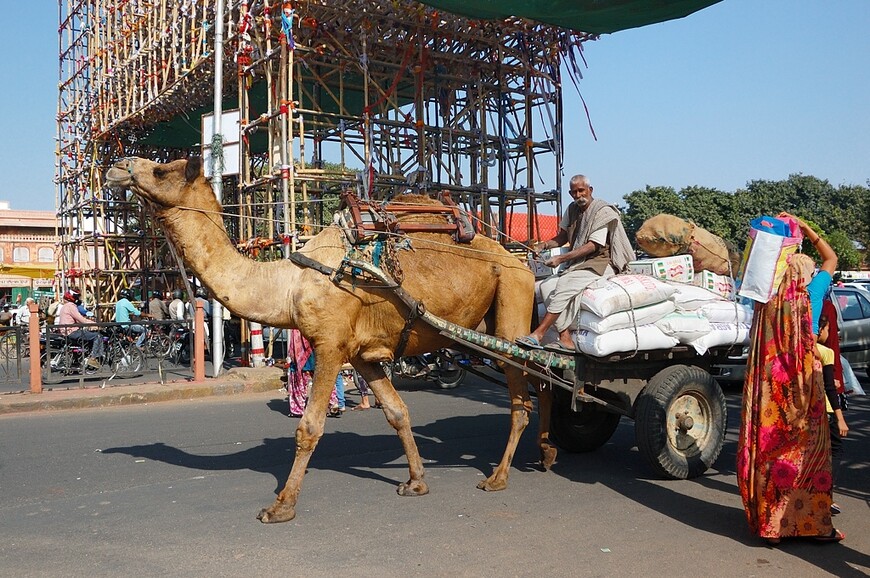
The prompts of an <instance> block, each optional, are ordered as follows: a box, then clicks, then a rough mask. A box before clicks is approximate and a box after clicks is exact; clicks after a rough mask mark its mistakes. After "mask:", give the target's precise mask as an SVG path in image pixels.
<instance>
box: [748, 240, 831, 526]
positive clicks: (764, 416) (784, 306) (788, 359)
mask: <svg viewBox="0 0 870 578" xmlns="http://www.w3.org/2000/svg"><path fill="white" fill-rule="evenodd" d="M801 257H803V256H801ZM795 261H799V260H798V259H795ZM814 343H815V342H814V336H813V330H812V319H811V315H810V303H809V298H808V296H807V292H806V281H805V277H804V276H803V275H802V274H801V271H800V266H799V265H798V264H797V263H795V264H794V265H790V266H789V269H788V270H787V272H786V275H785V278H784V279H783V282H782V284H781V285H780V287H779V292H778V293H777V295H776V296H775V297H774V298H773V299H771V300H770V301H769V302H768V303H766V304H758V305H756V308H755V317H754V320H753V324H752V341H751V345H750V352H749V359H748V360H747V370H746V383H745V384H744V390H743V411H742V416H741V417H742V420H741V426H740V439H739V441H738V446H737V482H738V485H739V487H740V494H741V496H742V497H743V505H744V507H745V509H746V518H747V521H748V522H749V528H750V530H751V531H752V532H753V533H755V534H757V535H759V536H760V537H762V538H773V539H776V538H781V537H789V536H827V535H829V534H830V533H831V532H832V530H833V526H832V524H831V491H832V478H831V445H830V444H831V442H830V432H829V430H828V422H827V415H826V413H825V392H824V387H823V384H822V375H821V365H820V363H819V362H818V360H816V359H815V357H814V355H813V350H814Z"/></svg>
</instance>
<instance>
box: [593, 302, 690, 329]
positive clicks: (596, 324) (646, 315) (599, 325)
mask: <svg viewBox="0 0 870 578" xmlns="http://www.w3.org/2000/svg"><path fill="white" fill-rule="evenodd" d="M675 308H676V305H674V302H673V301H662V302H661V303H654V304H653V305H647V306H646V307H638V308H637V309H630V310H628V311H619V312H618V313H611V314H610V315H608V316H607V317H599V316H598V315H596V314H594V313H592V312H591V311H580V317H579V319H578V321H577V326H578V327H579V328H580V329H588V330H590V331H594V332H595V333H606V332H608V331H615V330H617V329H626V328H628V327H634V326H636V325H648V324H650V323H655V322H656V321H658V320H659V319H661V318H662V317H664V316H665V315H667V314H668V313H672V312H673V311H674V309H675Z"/></svg>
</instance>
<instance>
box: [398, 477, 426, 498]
mask: <svg viewBox="0 0 870 578" xmlns="http://www.w3.org/2000/svg"><path fill="white" fill-rule="evenodd" d="M396 493H397V494H399V495H400V496H425V495H426V494H428V493H429V486H427V485H426V482H424V481H423V480H416V481H414V480H409V481H407V482H403V483H401V484H399V487H398V488H397V489H396Z"/></svg>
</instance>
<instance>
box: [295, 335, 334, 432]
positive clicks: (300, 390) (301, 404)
mask: <svg viewBox="0 0 870 578" xmlns="http://www.w3.org/2000/svg"><path fill="white" fill-rule="evenodd" d="M287 361H288V362H289V363H290V367H289V368H288V369H287V399H288V400H289V402H290V415H291V416H296V417H298V416H301V415H302V412H303V411H305V406H306V405H308V394H309V393H310V392H311V386H312V385H313V384H314V348H313V347H311V344H310V343H308V340H307V339H305V338H304V337H303V336H302V333H301V332H300V331H299V330H298V329H291V330H289V331H288V332H287ZM329 407H330V408H333V407H338V397H337V394H336V391H335V389H334V388H333V390H332V395H331V396H330V397H329Z"/></svg>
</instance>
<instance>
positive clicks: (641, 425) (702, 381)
mask: <svg viewBox="0 0 870 578" xmlns="http://www.w3.org/2000/svg"><path fill="white" fill-rule="evenodd" d="M684 396H691V397H693V398H695V401H696V402H697V404H698V405H699V406H700V408H701V409H702V410H703V411H704V412H706V413H707V415H708V416H709V417H708V418H707V419H706V422H707V424H708V427H707V428H706V431H703V430H699V432H700V433H701V435H702V437H701V439H700V443H698V439H697V438H696V440H695V443H693V445H692V446H691V447H689V448H687V449H686V450H681V449H679V448H677V447H674V445H673V444H671V442H670V439H669V437H668V432H667V428H668V425H667V422H668V416H669V414H670V410H669V408H670V407H671V406H672V404H673V403H674V402H675V401H677V400H678V399H679V398H681V397H684ZM635 407H636V409H635V425H634V432H635V438H636V440H637V447H638V450H640V453H641V454H643V456H644V457H645V458H646V459H647V461H648V462H649V464H650V466H651V467H652V469H653V470H654V471H655V472H656V473H657V474H659V475H661V476H663V477H665V478H670V479H675V480H685V479H688V478H694V477H696V476H700V475H701V474H703V473H704V472H705V471H707V469H708V468H709V467H710V466H712V465H713V463H714V462H715V461H716V458H718V457H719V452H721V451H722V446H723V445H724V443H725V431H726V424H727V419H728V410H727V407H726V405H725V395H724V394H723V393H722V388H720V387H719V384H718V383H716V380H714V379H713V376H711V375H710V374H709V373H708V372H706V371H704V370H702V369H700V368H698V367H691V366H686V365H672V366H670V367H667V368H665V369H663V370H661V371H660V372H658V373H657V374H656V375H655V376H653V378H652V379H650V380H649V383H648V384H647V386H646V387H645V388H644V389H643V391H642V392H641V394H640V396H639V397H638V399H637V402H636V406H635ZM699 423H700V422H699ZM690 431H691V430H690Z"/></svg>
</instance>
